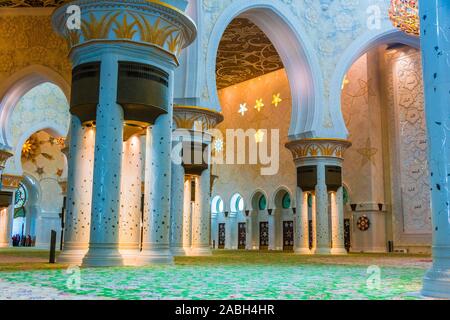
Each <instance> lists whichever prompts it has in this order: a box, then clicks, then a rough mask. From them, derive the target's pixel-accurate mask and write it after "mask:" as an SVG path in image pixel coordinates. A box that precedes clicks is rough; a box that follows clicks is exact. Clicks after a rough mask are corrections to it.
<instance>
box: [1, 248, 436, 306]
mask: <svg viewBox="0 0 450 320" xmlns="http://www.w3.org/2000/svg"><path fill="white" fill-rule="evenodd" d="M274 255H275V257H276V258H277V256H276V254H274ZM244 257H245V255H244ZM358 257H359V258H361V257H360V256H358ZM358 257H353V258H347V259H350V260H349V263H347V264H344V263H340V261H342V258H340V259H339V258H338V259H336V261H337V263H333V259H332V258H323V259H326V260H325V261H321V260H320V257H319V258H315V259H318V260H317V261H315V262H310V261H307V262H304V263H300V264H283V263H280V264H278V263H274V262H273V261H274V260H275V258H274V257H273V256H271V258H270V259H268V261H270V262H268V263H264V264H262V263H260V262H259V261H257V262H256V263H242V262H241V261H239V260H238V261H237V262H235V263H228V264H220V263H202V262H201V260H200V262H199V263H195V264H192V263H190V262H189V261H190V260H187V261H185V262H181V263H177V264H176V265H174V266H169V267H146V268H130V267H128V268H112V269H104V268H102V269H78V268H69V269H60V270H37V271H13V272H0V299H153V300H154V299H287V300H290V299H343V300H347V299H370V300H372V299H402V300H404V299H421V298H422V297H420V295H419V294H418V292H419V290H420V288H421V285H422V277H423V275H424V273H425V270H426V266H427V265H428V260H424V259H421V258H412V259H405V261H410V262H411V261H415V262H417V263H410V264H408V263H406V264H405V265H403V263H398V261H400V260H398V259H394V258H392V259H391V258H389V257H378V258H377V257H373V258H370V256H369V257H366V258H364V257H362V258H361V259H363V260H362V261H356V262H355V261H354V260H355V259H357V258H358ZM221 258H223V257H221ZM278 258H282V256H281V255H279V256H278ZM276 260H277V259H276ZM344 260H345V259H344ZM357 260H358V259H357ZM392 260H393V261H397V262H396V264H395V263H386V261H392ZM355 263H357V265H354V264H355ZM377 263H378V264H377ZM394 264H395V266H394Z"/></svg>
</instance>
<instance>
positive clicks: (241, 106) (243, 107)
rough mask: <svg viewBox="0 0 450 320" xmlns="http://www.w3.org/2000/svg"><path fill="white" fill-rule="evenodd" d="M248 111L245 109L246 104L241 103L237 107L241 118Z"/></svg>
mask: <svg viewBox="0 0 450 320" xmlns="http://www.w3.org/2000/svg"><path fill="white" fill-rule="evenodd" d="M247 111H248V108H247V103H241V104H240V105H239V111H238V112H239V113H240V114H241V116H245V113H246V112H247Z"/></svg>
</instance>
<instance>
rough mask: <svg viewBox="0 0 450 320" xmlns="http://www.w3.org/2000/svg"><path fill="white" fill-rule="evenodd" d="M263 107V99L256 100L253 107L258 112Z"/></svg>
mask: <svg viewBox="0 0 450 320" xmlns="http://www.w3.org/2000/svg"><path fill="white" fill-rule="evenodd" d="M263 107H264V103H263V99H258V100H256V105H255V109H256V110H258V112H260V111H261V109H262V108H263Z"/></svg>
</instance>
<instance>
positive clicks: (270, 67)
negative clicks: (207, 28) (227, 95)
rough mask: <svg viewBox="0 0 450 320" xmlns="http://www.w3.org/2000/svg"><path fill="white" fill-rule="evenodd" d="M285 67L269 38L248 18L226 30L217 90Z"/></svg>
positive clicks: (219, 65)
mask: <svg viewBox="0 0 450 320" xmlns="http://www.w3.org/2000/svg"><path fill="white" fill-rule="evenodd" d="M282 68H283V63H282V62H281V58H280V56H279V55H278V53H277V51H276V50H275V47H274V46H273V44H272V42H270V40H269V38H268V37H267V36H266V35H265V34H264V32H263V31H261V29H259V28H258V27H257V26H256V25H255V24H254V23H252V22H251V21H250V20H248V19H245V18H236V19H234V20H233V21H232V22H231V23H230V25H229V26H228V28H227V29H226V30H225V32H224V34H223V37H222V40H221V42H220V44H219V51H218V53H217V64H216V75H217V88H218V89H223V88H226V87H229V86H232V85H234V84H237V83H240V82H244V81H247V80H250V79H253V78H256V77H260V76H262V75H264V74H266V73H269V72H273V71H276V70H279V69H282Z"/></svg>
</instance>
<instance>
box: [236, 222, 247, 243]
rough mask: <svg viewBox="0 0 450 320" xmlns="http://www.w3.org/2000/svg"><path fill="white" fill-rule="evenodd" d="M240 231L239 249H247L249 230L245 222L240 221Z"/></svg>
mask: <svg viewBox="0 0 450 320" xmlns="http://www.w3.org/2000/svg"><path fill="white" fill-rule="evenodd" d="M238 232H239V233H238V249H239V250H245V246H246V240H247V230H246V225H245V223H239V225H238Z"/></svg>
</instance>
